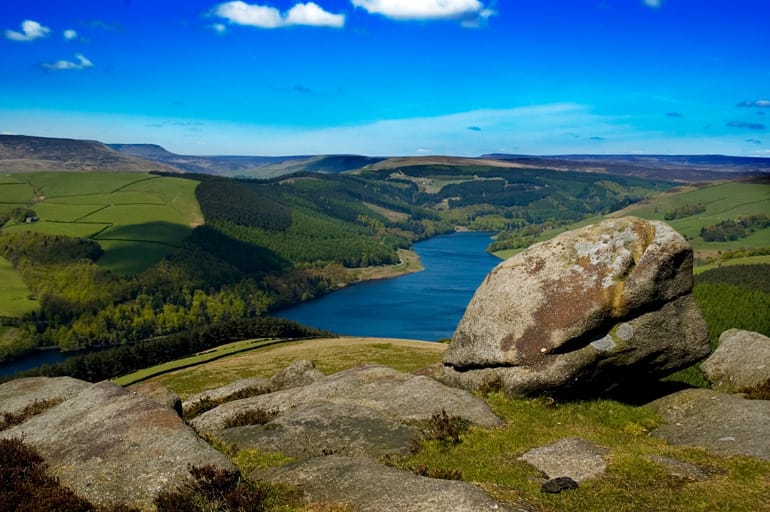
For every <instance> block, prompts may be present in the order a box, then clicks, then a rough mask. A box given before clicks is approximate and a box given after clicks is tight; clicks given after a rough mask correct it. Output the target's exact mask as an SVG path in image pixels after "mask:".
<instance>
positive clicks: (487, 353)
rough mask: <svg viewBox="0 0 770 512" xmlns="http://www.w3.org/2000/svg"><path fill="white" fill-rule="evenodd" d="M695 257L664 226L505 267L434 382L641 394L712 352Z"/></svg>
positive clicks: (635, 229) (563, 246)
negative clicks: (640, 389)
mask: <svg viewBox="0 0 770 512" xmlns="http://www.w3.org/2000/svg"><path fill="white" fill-rule="evenodd" d="M692 283H693V279H692V250H691V248H690V246H689V245H688V244H687V242H686V241H685V239H684V238H683V237H682V236H681V235H679V234H678V233H677V232H676V231H674V230H673V229H672V228H671V227H670V226H668V225H667V224H665V223H663V222H658V221H646V220H642V219H638V218H635V217H624V218H620V219H611V220H606V221H603V222H601V223H599V224H595V225H591V226H587V227H585V228H581V229H578V230H575V231H570V232H567V233H563V234H561V235H559V236H557V237H556V238H554V239H552V240H550V241H548V242H543V243H539V244H536V245H533V246H532V247H530V248H529V249H527V250H526V251H524V252H522V253H520V254H518V255H516V256H514V257H512V258H510V259H508V260H506V261H504V262H503V263H501V264H500V265H498V266H497V267H496V268H495V269H494V270H492V272H490V274H489V275H488V276H487V277H486V279H485V280H484V282H483V283H482V284H481V286H480V287H479V289H478V290H477V291H476V294H475V295H474V296H473V299H472V300H471V302H470V304H469V305H468V308H467V309H466V312H465V315H464V316H463V318H462V320H461V322H460V324H459V326H458V327H457V330H456V331H455V333H454V336H453V338H452V343H451V344H450V346H449V348H448V350H447V351H446V353H445V355H444V360H443V361H444V366H443V368H442V370H441V371H439V372H438V374H437V378H439V379H440V380H442V381H443V382H445V383H447V384H450V385H454V386H459V387H463V388H469V389H478V388H482V387H484V386H490V385H492V384H495V385H497V386H499V387H501V388H502V389H503V390H504V391H505V392H506V393H508V394H510V395H514V396H526V395H537V394H541V393H551V394H563V395H567V396H569V395H577V396H586V395H595V394H598V393H602V392H606V391H609V390H618V389H623V388H624V386H625V387H629V388H633V387H635V386H639V385H640V383H641V382H642V381H644V380H651V379H655V378H659V377H661V376H664V375H666V374H669V373H671V372H673V371H676V370H678V369H680V368H684V367H686V366H689V365H691V364H693V363H695V362H697V361H699V360H700V359H702V358H703V357H705V356H706V355H707V354H708V352H709V341H708V331H707V327H706V323H705V321H704V320H703V316H702V315H701V313H700V310H699V309H698V306H697V305H696V303H695V300H694V299H693V297H692V294H691V290H692Z"/></svg>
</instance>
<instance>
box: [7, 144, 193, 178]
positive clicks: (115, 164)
mask: <svg viewBox="0 0 770 512" xmlns="http://www.w3.org/2000/svg"><path fill="white" fill-rule="evenodd" d="M94 170H101V171H120V172H126V171H127V172H150V171H165V172H179V169H177V168H176V167H173V166H171V165H166V164H165V163H162V162H153V161H150V160H145V159H143V158H137V157H135V156H129V155H125V154H122V153H119V152H118V151H115V150H113V149H111V148H109V147H107V146H106V145H104V144H102V143H101V142H97V141H93V140H78V139H56V138H50V137H30V136H26V135H0V172H3V173H6V172H9V173H18V172H40V171H67V172H78V171H94Z"/></svg>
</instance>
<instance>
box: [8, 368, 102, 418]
mask: <svg viewBox="0 0 770 512" xmlns="http://www.w3.org/2000/svg"><path fill="white" fill-rule="evenodd" d="M90 385H91V384H90V383H89V382H85V381H83V380H78V379H73V378H72V377H53V378H51V377H29V378H26V379H15V380H11V381H8V382H6V383H5V384H0V414H2V413H10V414H16V413H19V412H20V411H22V410H23V409H24V408H25V407H27V406H28V405H30V404H31V403H33V402H36V401H40V402H42V401H61V400H67V399H68V398H72V397H73V396H76V395H77V394H78V393H80V392H81V391H83V390H84V389H86V388H88V387H89V386H90Z"/></svg>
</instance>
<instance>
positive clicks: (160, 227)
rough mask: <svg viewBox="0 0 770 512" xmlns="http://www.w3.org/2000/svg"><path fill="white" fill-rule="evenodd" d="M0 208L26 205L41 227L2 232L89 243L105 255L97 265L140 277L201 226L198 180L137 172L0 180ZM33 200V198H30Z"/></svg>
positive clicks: (14, 226)
mask: <svg viewBox="0 0 770 512" xmlns="http://www.w3.org/2000/svg"><path fill="white" fill-rule="evenodd" d="M3 178H4V181H0V202H2V201H5V203H7V204H0V209H11V208H13V207H14V206H20V205H21V206H29V207H31V208H32V209H34V210H35V212H36V213H37V215H38V217H39V218H40V221H39V222H36V223H34V224H21V223H16V224H14V223H9V224H8V225H7V226H5V227H4V228H3V230H4V231H9V232H12V231H37V232H42V233H48V234H58V235H66V236H72V237H82V238H93V239H95V240H97V241H98V242H99V243H100V245H101V246H102V248H103V249H104V251H105V253H104V256H103V257H102V258H101V259H100V260H99V262H98V263H99V265H101V266H103V267H104V268H107V269H109V270H112V271H114V272H118V273H121V274H134V273H137V272H141V271H142V270H144V269H145V268H147V267H148V266H149V265H151V264H153V263H155V262H157V261H158V260H160V259H162V258H163V257H165V256H166V255H168V254H170V253H171V252H173V251H174V250H176V249H177V248H178V247H180V246H181V243H182V241H183V240H184V239H185V238H186V237H187V236H188V235H189V234H190V232H191V230H192V228H193V227H195V226H197V225H200V224H201V223H202V222H203V217H202V215H201V213H200V209H199V207H198V203H197V201H196V199H195V187H196V186H197V184H198V183H197V182H196V181H192V180H187V179H181V178H173V177H161V176H152V175H148V174H138V173H104V172H90V173H49V172H44V173H33V174H16V175H14V176H12V177H3ZM33 198H34V199H33Z"/></svg>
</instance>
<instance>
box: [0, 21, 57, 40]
mask: <svg viewBox="0 0 770 512" xmlns="http://www.w3.org/2000/svg"><path fill="white" fill-rule="evenodd" d="M50 31H51V29H50V28H48V27H45V26H43V25H41V24H40V23H38V22H37V21H33V20H24V21H22V22H21V32H19V31H17V30H6V31H5V37H6V39H10V40H11V41H34V40H35V39H40V38H43V37H46V36H47V35H48V33H49V32H50Z"/></svg>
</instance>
